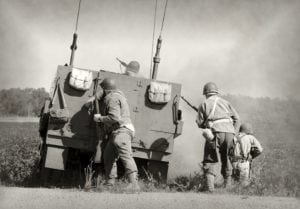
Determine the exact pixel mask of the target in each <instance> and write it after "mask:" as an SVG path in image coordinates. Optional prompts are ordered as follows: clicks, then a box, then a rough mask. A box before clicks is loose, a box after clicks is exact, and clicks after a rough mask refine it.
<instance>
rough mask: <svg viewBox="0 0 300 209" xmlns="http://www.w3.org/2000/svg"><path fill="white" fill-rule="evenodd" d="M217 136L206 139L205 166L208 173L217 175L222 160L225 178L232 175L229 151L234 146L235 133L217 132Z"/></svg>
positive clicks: (222, 171) (222, 170)
mask: <svg viewBox="0 0 300 209" xmlns="http://www.w3.org/2000/svg"><path fill="white" fill-rule="evenodd" d="M214 135H215V138H214V139H213V140H211V141H208V140H206V142H205V146H204V159H203V168H204V171H205V172H206V173H210V174H212V175H214V176H216V175H217V166H218V162H219V161H221V174H222V175H223V177H224V178H227V177H229V176H231V175H232V165H231V162H230V160H229V151H230V148H231V147H232V146H233V137H234V134H233V133H225V132H215V133H214Z"/></svg>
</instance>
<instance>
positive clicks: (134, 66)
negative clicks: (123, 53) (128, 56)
mask: <svg viewBox="0 0 300 209" xmlns="http://www.w3.org/2000/svg"><path fill="white" fill-rule="evenodd" d="M117 60H118V61H119V62H120V63H121V65H123V66H124V67H125V73H124V74H125V75H128V76H132V77H140V76H139V71H140V63H139V62H138V61H131V62H129V63H128V64H127V63H126V62H123V61H122V60H120V59H119V58H117Z"/></svg>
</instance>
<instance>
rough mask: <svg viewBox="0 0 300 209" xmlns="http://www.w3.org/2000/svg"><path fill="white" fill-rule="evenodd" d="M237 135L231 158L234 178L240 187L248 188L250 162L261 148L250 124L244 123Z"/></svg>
mask: <svg viewBox="0 0 300 209" xmlns="http://www.w3.org/2000/svg"><path fill="white" fill-rule="evenodd" d="M239 132H240V133H239V135H238V137H237V138H235V141H234V143H235V146H234V150H233V156H232V165H233V169H234V172H233V173H234V177H235V178H236V179H237V180H238V181H239V182H240V183H241V185H242V186H248V185H249V183H250V182H249V180H250V166H251V161H252V159H254V158H255V157H257V156H258V155H260V154H261V152H262V151H263V148H262V146H261V144H260V143H259V141H258V140H257V139H256V138H255V136H253V128H252V125H251V124H250V123H244V124H242V125H241V127H240V131H239Z"/></svg>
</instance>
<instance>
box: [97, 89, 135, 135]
mask: <svg viewBox="0 0 300 209" xmlns="http://www.w3.org/2000/svg"><path fill="white" fill-rule="evenodd" d="M100 106H101V108H100V109H101V110H100V112H101V115H102V116H101V118H100V122H102V123H103V124H104V125H105V128H106V130H107V131H108V130H110V131H113V130H116V129H118V128H121V127H125V128H128V129H130V130H131V131H133V132H134V127H133V125H132V122H131V119H130V110H129V105H128V103H127V100H126V98H125V95H124V94H123V92H121V91H120V90H113V91H108V92H106V95H105V97H104V99H103V101H102V103H101V105H100ZM108 132H109V131H108Z"/></svg>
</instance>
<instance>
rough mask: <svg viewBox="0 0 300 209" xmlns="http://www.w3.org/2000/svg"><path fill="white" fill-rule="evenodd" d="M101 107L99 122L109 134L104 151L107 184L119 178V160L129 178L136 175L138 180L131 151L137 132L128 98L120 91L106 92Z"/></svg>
mask: <svg viewBox="0 0 300 209" xmlns="http://www.w3.org/2000/svg"><path fill="white" fill-rule="evenodd" d="M101 106H102V108H103V109H102V110H101V113H102V114H101V116H100V117H99V118H98V122H101V123H103V124H104V129H105V131H106V133H108V142H107V144H106V147H105V150H104V167H105V175H106V178H107V182H113V180H114V179H115V178H116V177H117V166H116V161H117V160H118V159H119V158H120V160H121V161H122V163H123V165H124V168H125V173H126V174H127V175H128V176H130V175H132V174H133V173H134V176H135V177H134V178H136V172H137V166H136V163H135V161H134V159H133V155H132V150H131V141H132V138H133V136H134V132H135V131H134V126H133V124H132V122H131V119H130V112H129V106H128V103H127V101H126V98H125V96H124V94H123V93H122V92H121V91H119V90H111V91H105V97H104V98H103V103H102V105H101ZM111 180H112V181H111Z"/></svg>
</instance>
